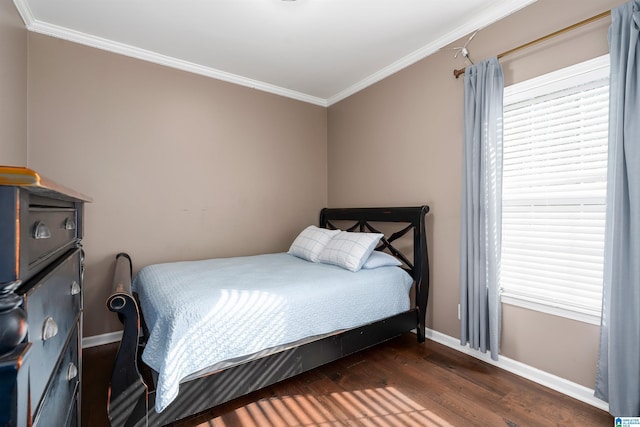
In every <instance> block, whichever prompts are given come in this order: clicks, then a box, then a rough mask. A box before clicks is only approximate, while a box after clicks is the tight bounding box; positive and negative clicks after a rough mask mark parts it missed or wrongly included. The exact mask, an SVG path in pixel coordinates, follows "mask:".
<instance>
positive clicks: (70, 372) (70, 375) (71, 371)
mask: <svg viewBox="0 0 640 427" xmlns="http://www.w3.org/2000/svg"><path fill="white" fill-rule="evenodd" d="M77 376H78V368H76V365H74V364H73V362H71V363H69V368H68V369H67V381H71V380H72V379H74V378H75V377H77Z"/></svg>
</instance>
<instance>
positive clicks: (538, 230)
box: [500, 55, 609, 324]
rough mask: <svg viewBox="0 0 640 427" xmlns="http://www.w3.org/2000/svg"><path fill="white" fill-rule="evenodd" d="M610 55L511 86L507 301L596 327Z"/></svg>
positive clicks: (505, 209) (505, 199)
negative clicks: (592, 324)
mask: <svg viewBox="0 0 640 427" xmlns="http://www.w3.org/2000/svg"><path fill="white" fill-rule="evenodd" d="M608 120H609V56H608V55H607V56H604V57H600V58H596V59H594V60H591V61H587V62H585V63H582V64H578V65H577V66H573V67H569V68H566V69H562V70H560V71H557V72H553V73H550V74H547V75H544V76H541V77H539V78H536V79H532V80H528V81H526V82H523V83H520V84H517V85H513V86H510V87H508V88H505V95H504V153H503V162H504V163H503V164H504V170H503V174H504V175H503V189H502V262H501V277H500V279H501V287H502V301H503V302H505V303H510V304H515V305H520V306H524V307H528V308H532V309H536V310H539V311H543V312H547V313H551V314H555V315H560V316H564V317H569V318H573V319H577V320H581V321H586V322H589V323H594V324H600V310H601V304H602V268H603V256H604V226H605V200H606V181H607V139H608V138H607V136H608Z"/></svg>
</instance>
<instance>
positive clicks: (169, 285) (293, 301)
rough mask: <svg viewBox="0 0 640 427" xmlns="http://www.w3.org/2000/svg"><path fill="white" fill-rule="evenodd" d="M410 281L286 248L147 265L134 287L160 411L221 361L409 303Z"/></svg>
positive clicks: (397, 271) (387, 270) (398, 273)
mask: <svg viewBox="0 0 640 427" xmlns="http://www.w3.org/2000/svg"><path fill="white" fill-rule="evenodd" d="M412 283H413V281H412V279H411V277H410V276H409V275H408V274H407V273H406V272H405V271H404V270H402V269H401V268H399V267H381V268H376V269H372V270H360V271H358V272H357V273H352V272H350V271H347V270H345V269H343V268H340V267H337V266H332V265H326V264H320V263H312V262H309V261H305V260H302V259H299V258H296V257H294V256H292V255H289V254H286V253H278V254H267V255H257V256H250V257H237V258H219V259H211V260H203V261H190V262H176V263H167V264H156V265H151V266H148V267H145V268H143V269H142V270H141V271H140V272H139V273H138V275H137V276H136V278H135V280H134V282H133V288H134V291H135V292H137V293H138V294H139V298H140V304H141V306H142V311H143V313H144V316H145V321H146V323H147V326H148V327H149V331H150V336H149V341H148V343H147V346H146V348H145V350H144V352H143V354H142V359H143V360H144V362H145V363H146V364H147V365H149V366H150V367H151V368H153V369H154V370H155V371H157V372H158V384H157V393H156V411H158V412H160V411H162V410H163V409H164V408H166V407H167V405H169V404H170V403H171V402H172V401H173V399H174V398H175V397H176V396H177V394H178V389H179V384H180V381H181V380H182V379H184V378H185V377H187V376H189V375H190V374H193V373H195V372H197V371H199V370H202V369H204V368H206V367H208V366H211V365H213V364H215V363H217V362H220V361H223V360H226V359H230V358H235V357H239V356H244V355H249V354H252V353H255V352H257V351H260V350H263V349H266V348H270V347H274V346H278V345H283V344H287V343H290V342H293V341H296V340H299V339H303V338H305V337H309V336H314V335H320V334H326V333H330V332H333V331H337V330H340V329H346V328H352V327H355V326H360V325H363V324H366V323H369V322H372V321H375V320H379V319H383V318H385V317H389V316H392V315H394V314H398V313H400V312H403V311H406V310H408V309H409V289H410V288H411V285H412Z"/></svg>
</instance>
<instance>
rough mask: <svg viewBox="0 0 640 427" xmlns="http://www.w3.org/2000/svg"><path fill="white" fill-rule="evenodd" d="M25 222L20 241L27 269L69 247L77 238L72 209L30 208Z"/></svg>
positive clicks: (74, 211) (73, 210) (76, 224)
mask: <svg viewBox="0 0 640 427" xmlns="http://www.w3.org/2000/svg"><path fill="white" fill-rule="evenodd" d="M24 221H25V222H26V229H25V233H24V234H26V235H23V236H22V239H21V242H22V244H23V245H24V246H23V247H22V251H25V256H26V262H27V265H28V269H29V270H32V269H34V267H36V266H38V265H39V264H41V263H43V262H45V261H46V260H47V259H49V258H51V257H52V256H53V255H55V254H56V253H61V252H62V251H63V250H64V249H67V248H69V247H70V246H71V245H73V243H74V241H75V240H76V239H77V238H78V219H77V210H76V209H75V208H51V207H29V210H28V211H27V214H26V219H25V220H24Z"/></svg>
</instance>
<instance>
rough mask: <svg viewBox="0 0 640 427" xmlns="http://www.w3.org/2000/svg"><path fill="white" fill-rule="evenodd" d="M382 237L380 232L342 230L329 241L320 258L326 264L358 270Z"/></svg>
mask: <svg viewBox="0 0 640 427" xmlns="http://www.w3.org/2000/svg"><path fill="white" fill-rule="evenodd" d="M381 238H382V234H380V233H350V232H348V231H341V232H340V233H338V234H336V235H335V236H334V237H333V238H332V239H331V241H329V243H327V245H326V246H325V247H324V249H323V250H322V252H321V253H320V257H319V258H318V260H319V261H320V262H323V263H325V264H334V265H338V266H340V267H343V268H346V269H347V270H349V271H358V270H360V269H361V268H362V265H363V264H364V262H365V261H366V260H367V258H369V255H371V252H373V250H374V249H375V247H376V245H377V244H378V242H379V241H380V239H381Z"/></svg>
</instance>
